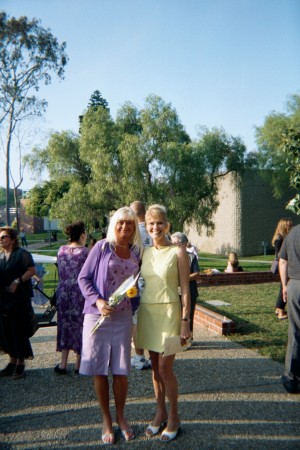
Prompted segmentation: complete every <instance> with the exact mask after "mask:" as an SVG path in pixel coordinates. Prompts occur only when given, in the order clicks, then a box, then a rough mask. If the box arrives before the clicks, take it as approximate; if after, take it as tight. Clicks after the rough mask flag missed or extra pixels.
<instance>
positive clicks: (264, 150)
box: [256, 95, 300, 198]
mask: <svg viewBox="0 0 300 450" xmlns="http://www.w3.org/2000/svg"><path fill="white" fill-rule="evenodd" d="M299 127H300V95H292V96H290V97H289V98H288V101H287V102H286V107H285V112H275V111H272V112H271V113H270V114H268V115H267V116H266V118H265V121H264V124H263V125H262V126H261V127H256V142H257V146H258V151H257V152H256V158H257V161H258V168H259V169H261V175H262V176H263V177H264V178H266V179H267V181H268V182H269V183H270V185H271V186H272V189H273V194H274V196H275V197H276V198H280V197H281V196H282V194H283V193H284V191H285V190H286V189H287V187H288V186H289V176H288V173H287V172H286V171H285V162H286V155H285V153H284V150H283V147H282V136H283V135H285V134H286V133H288V130H289V129H290V128H295V129H297V128H299Z"/></svg>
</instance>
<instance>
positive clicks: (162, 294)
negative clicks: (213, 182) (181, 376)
mask: <svg viewBox="0 0 300 450" xmlns="http://www.w3.org/2000/svg"><path fill="white" fill-rule="evenodd" d="M146 228H147V232H148V234H149V236H150V237H151V238H152V240H153V247H148V248H145V249H144V254H143V260H142V269H141V275H142V277H143V279H144V280H145V287H144V290H143V292H142V296H141V303H140V307H139V312H138V321H137V322H138V324H137V346H138V348H145V349H147V350H148V351H149V353H150V358H151V363H152V381H153V387H154V393H155V398H156V415H155V417H154V419H153V420H152V422H151V424H149V425H148V427H147V428H146V430H145V434H146V436H148V437H151V436H154V435H155V434H157V433H158V432H159V431H160V430H161V428H162V426H163V424H164V425H165V423H166V427H165V429H164V430H163V432H162V434H161V438H160V439H161V441H164V442H167V441H171V440H173V439H175V438H176V436H177V434H178V431H179V430H180V428H181V425H180V418H179V414H178V409H177V397H178V383H177V379H176V376H175V374H174V372H173V363H174V359H175V355H169V356H163V351H164V341H165V339H166V337H172V336H178V335H180V337H181V344H182V345H184V344H185V343H186V340H187V339H188V338H190V335H191V333H190V324H189V320H190V319H189V317H190V293H189V259H188V255H187V252H186V249H185V248H184V247H177V246H174V245H173V244H172V243H171V242H170V241H169V240H168V239H167V237H166V235H167V234H168V231H169V223H168V221H167V216H166V209H165V207H164V206H162V205H152V206H150V207H149V208H148V210H147V212H146ZM178 286H180V288H181V302H180V298H179V294H178ZM166 398H167V399H168V401H169V413H168V411H167V407H166Z"/></svg>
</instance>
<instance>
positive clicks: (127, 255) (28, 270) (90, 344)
mask: <svg viewBox="0 0 300 450" xmlns="http://www.w3.org/2000/svg"><path fill="white" fill-rule="evenodd" d="M284 224H285V225H284V226H283V225H282V224H281V225H282V226H281V225H279V224H278V227H277V229H276V231H275V234H274V238H273V241H274V245H275V251H276V257H279V258H280V263H279V265H280V275H281V283H282V288H281V290H280V295H281V297H280V300H279V299H278V302H277V305H276V308H277V309H276V312H277V314H278V318H282V316H283V315H284V314H286V313H285V312H284V306H285V303H286V301H287V298H288V300H289V301H288V315H289V319H290V328H289V336H288V349H287V357H286V371H285V374H284V377H283V384H284V386H285V388H286V389H287V390H288V392H292V393H295V392H298V390H299V391H300V389H299V386H300V358H299V351H300V342H299V341H300V338H299V330H300V324H299V320H300V302H299V299H300V285H299V283H300V251H299V248H300V246H299V242H300V225H298V226H296V227H294V228H293V229H292V230H291V227H292V223H290V222H288V220H285V222H284ZM290 230H291V231H290ZM65 233H66V235H67V236H68V240H69V242H68V244H67V245H63V246H62V247H60V249H59V251H58V256H57V263H58V271H59V284H58V290H57V351H58V352H60V353H61V360H60V362H59V363H58V364H57V365H56V366H55V367H54V371H55V373H57V374H58V375H65V374H66V373H67V367H68V358H69V353H70V351H73V352H74V353H75V355H76V363H75V373H76V374H81V375H85V376H91V377H93V383H94V390H95V395H96V398H97V400H98V402H99V406H100V410H101V413H102V422H103V423H102V441H103V443H104V444H114V443H115V434H114V429H113V422H114V420H115V421H116V423H117V424H118V426H119V428H120V431H121V435H122V436H123V438H124V439H125V440H126V441H131V440H133V439H134V438H135V434H134V430H133V428H132V426H131V424H130V421H129V420H128V418H127V417H126V411H125V406H126V399H127V393H128V377H129V374H130V368H131V366H133V367H135V368H137V369H146V368H151V370H152V382H153V391H154V396H155V400H156V410H155V414H154V416H153V418H152V420H151V421H150V422H149V424H148V425H147V427H146V429H145V435H146V436H147V437H149V438H151V437H152V436H154V435H156V434H158V433H161V435H160V440H161V441H163V442H168V441H172V440H173V439H175V438H176V437H177V435H178V432H179V431H180V429H181V421H180V415H179V411H178V401H177V399H178V381H177V378H176V374H175V372H174V360H175V353H173V354H167V353H166V352H165V349H166V347H165V344H166V342H167V341H168V340H170V339H172V338H176V339H177V338H178V341H179V347H180V346H181V347H182V348H184V346H186V345H187V344H188V343H189V342H191V340H192V333H193V319H194V311H195V305H196V302H197V297H198V289H197V279H198V277H199V266H198V255H197V252H195V250H194V248H192V247H191V246H190V244H189V243H188V239H187V237H186V235H185V234H183V233H181V232H176V233H173V234H172V235H171V236H170V224H169V221H168V218H167V211H166V208H165V207H164V206H162V205H158V204H154V205H151V206H149V207H148V209H147V210H145V207H144V205H143V203H142V202H139V201H135V202H133V203H132V204H131V205H130V207H122V208H120V209H118V210H117V211H116V212H115V213H114V214H113V215H112V217H111V220H110V223H109V226H108V229H107V235H106V237H105V238H104V239H101V240H100V241H97V242H93V245H91V246H89V248H87V247H86V240H87V233H86V229H85V225H84V223H83V222H76V223H73V224H70V225H68V226H67V227H66V229H65ZM279 240H280V241H281V242H280V245H279V244H278V243H277V241H279ZM0 246H1V252H0V350H1V351H2V352H5V353H6V354H8V355H9V358H10V359H9V363H8V364H7V366H6V367H5V368H4V369H2V370H1V371H0V376H12V377H13V379H17V378H21V377H23V376H24V374H25V360H26V359H32V358H33V352H32V348H31V345H30V340H29V337H30V332H29V323H30V321H31V320H32V316H33V309H32V305H31V298H32V296H33V292H32V284H31V278H32V277H33V276H35V275H36V269H35V265H34V262H33V259H32V256H31V254H30V253H29V252H28V251H27V250H25V249H24V248H21V247H19V244H18V236H17V233H16V231H15V230H13V229H12V228H10V227H2V228H0ZM240 270H242V268H241V267H240V266H239V262H238V259H237V255H236V254H235V253H231V254H230V255H229V259H228V265H227V268H226V271H227V272H234V271H240ZM136 280H138V281H136ZM288 280H289V281H288ZM120 286H125V287H124V289H123V290H122V292H118V288H120ZM136 288H137V289H136ZM135 290H136V292H135ZM133 292H134V294H133ZM133 295H134V296H133ZM132 341H133V343H134V355H133V356H132V357H131V345H132ZM144 350H147V351H148V353H149V355H150V360H147V358H146V355H145V352H144ZM165 353H166V354H165ZM110 375H111V382H112V389H111V390H110ZM110 392H112V395H113V398H114V403H115V413H116V416H115V418H113V417H112V412H111V408H110Z"/></svg>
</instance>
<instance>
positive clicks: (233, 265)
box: [224, 252, 243, 273]
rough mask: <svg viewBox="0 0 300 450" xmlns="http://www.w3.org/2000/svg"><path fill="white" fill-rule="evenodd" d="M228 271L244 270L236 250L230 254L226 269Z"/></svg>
mask: <svg viewBox="0 0 300 450" xmlns="http://www.w3.org/2000/svg"><path fill="white" fill-rule="evenodd" d="M224 272H226V273H233V272H243V268H242V266H240V263H239V259H238V256H237V254H236V253H235V252H230V253H229V255H228V261H227V267H226V269H225V270H224Z"/></svg>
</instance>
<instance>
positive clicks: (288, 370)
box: [278, 225, 300, 394]
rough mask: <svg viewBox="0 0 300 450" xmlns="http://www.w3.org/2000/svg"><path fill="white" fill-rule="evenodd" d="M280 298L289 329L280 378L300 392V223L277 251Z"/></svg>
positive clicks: (294, 391)
mask: <svg viewBox="0 0 300 450" xmlns="http://www.w3.org/2000/svg"><path fill="white" fill-rule="evenodd" d="M278 256H279V273H280V278H281V283H282V295H283V301H285V302H287V306H288V316H289V329H288V344H287V349H286V356H285V371H284V374H283V376H282V382H283V385H284V387H285V389H286V390H287V392H289V393H291V394H299V393H300V225H296V226H295V227H293V228H292V230H291V231H290V232H289V233H288V235H287V236H286V237H285V239H284V241H283V244H282V246H281V249H280V252H279V255H278Z"/></svg>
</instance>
